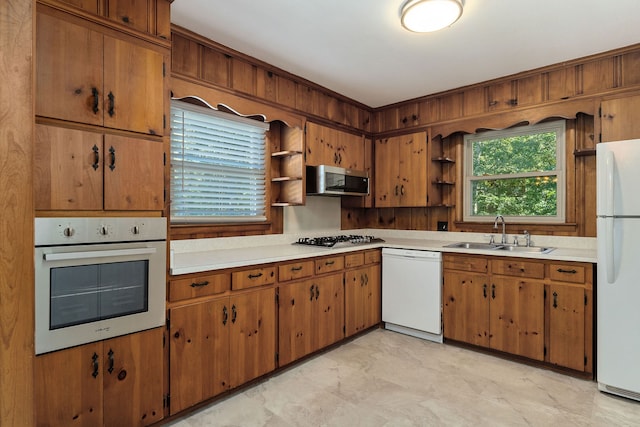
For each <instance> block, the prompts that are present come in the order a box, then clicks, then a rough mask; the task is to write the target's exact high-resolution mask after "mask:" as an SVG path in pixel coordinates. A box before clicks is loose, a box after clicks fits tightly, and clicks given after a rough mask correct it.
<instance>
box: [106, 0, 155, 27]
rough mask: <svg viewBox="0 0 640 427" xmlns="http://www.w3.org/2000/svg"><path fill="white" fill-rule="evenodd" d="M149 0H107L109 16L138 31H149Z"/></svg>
mask: <svg viewBox="0 0 640 427" xmlns="http://www.w3.org/2000/svg"><path fill="white" fill-rule="evenodd" d="M153 3H155V1H153ZM149 10H150V8H149V1H148V0H137V1H131V0H109V1H108V2H107V10H106V14H107V18H109V19H112V20H113V21H116V22H118V23H119V24H122V25H126V26H128V27H130V28H134V29H136V30H138V31H142V32H148V31H149V21H150V19H149Z"/></svg>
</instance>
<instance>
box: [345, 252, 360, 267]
mask: <svg viewBox="0 0 640 427" xmlns="http://www.w3.org/2000/svg"><path fill="white" fill-rule="evenodd" d="M362 264H364V252H356V253H353V254H347V255H345V256H344V268H350V267H359V266H361V265H362Z"/></svg>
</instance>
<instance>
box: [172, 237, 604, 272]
mask: <svg viewBox="0 0 640 427" xmlns="http://www.w3.org/2000/svg"><path fill="white" fill-rule="evenodd" d="M336 234H362V235H374V236H376V237H381V238H383V239H384V240H385V242H384V243H373V244H366V245H354V246H352V247H342V248H322V247H315V246H303V245H294V244H292V242H295V241H296V240H297V239H298V237H300V236H299V235H294V234H278V235H267V236H247V237H221V238H214V239H193V240H175V241H172V242H171V248H170V249H171V256H170V258H171V259H170V271H171V274H172V275H178V274H187V273H197V272H203V271H210V270H220V269H224V268H233V267H244V266H250V265H256V264H266V263H272V262H283V261H289V260H294V259H303V258H314V257H319V256H324V255H333V254H339V253H347V252H352V251H356V250H363V249H371V248H383V247H384V248H401V249H416V250H429V251H438V252H454V253H468V254H483V255H493V256H508V257H519V258H533V259H542V260H558V261H580V262H590V263H595V262H597V251H596V239H595V238H591V237H560V236H536V235H533V236H531V241H532V245H535V246H551V247H555V248H556V249H555V250H553V251H551V252H550V253H548V254H540V253H523V252H518V253H512V252H509V251H496V250H477V249H458V248H447V247H444V246H446V245H449V244H451V243H454V242H487V241H488V238H487V237H486V236H485V235H484V234H482V233H454V232H437V231H409V230H379V229H364V230H331V231H323V232H314V233H308V234H305V236H325V235H336ZM510 240H511V239H510ZM510 240H509V241H510Z"/></svg>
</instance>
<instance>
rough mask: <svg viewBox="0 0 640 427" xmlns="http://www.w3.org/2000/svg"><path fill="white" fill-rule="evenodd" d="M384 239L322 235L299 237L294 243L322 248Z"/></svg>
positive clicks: (378, 241)
mask: <svg viewBox="0 0 640 427" xmlns="http://www.w3.org/2000/svg"><path fill="white" fill-rule="evenodd" d="M382 242H384V240H382V239H380V238H378V237H373V236H361V235H355V234H349V235H340V236H323V237H301V238H299V239H298V241H297V242H293V244H294V245H307V246H321V247H324V248H344V247H348V246H353V245H365V244H368V243H382Z"/></svg>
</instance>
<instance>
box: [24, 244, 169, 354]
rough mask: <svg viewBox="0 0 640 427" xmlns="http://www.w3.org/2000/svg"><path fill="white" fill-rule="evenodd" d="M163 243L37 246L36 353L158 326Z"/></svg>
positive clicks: (162, 313)
mask: <svg viewBox="0 0 640 427" xmlns="http://www.w3.org/2000/svg"><path fill="white" fill-rule="evenodd" d="M165 276H166V241H157V242H132V243H109V244H97V245H73V246H53V247H37V248H36V250H35V286H36V289H35V305H36V307H35V308H36V319H35V320H36V336H35V346H36V354H41V353H46V352H49V351H53V350H58V349H62V348H67V347H72V346H75V345H79V344H84V343H88V342H93V341H98V340H102V339H105V338H111V337H115V336H119V335H124V334H128V333H132V332H137V331H141V330H145V329H150V328H153V327H157V326H162V325H163V324H164V319H165V292H166V291H165V289H166V282H165Z"/></svg>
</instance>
